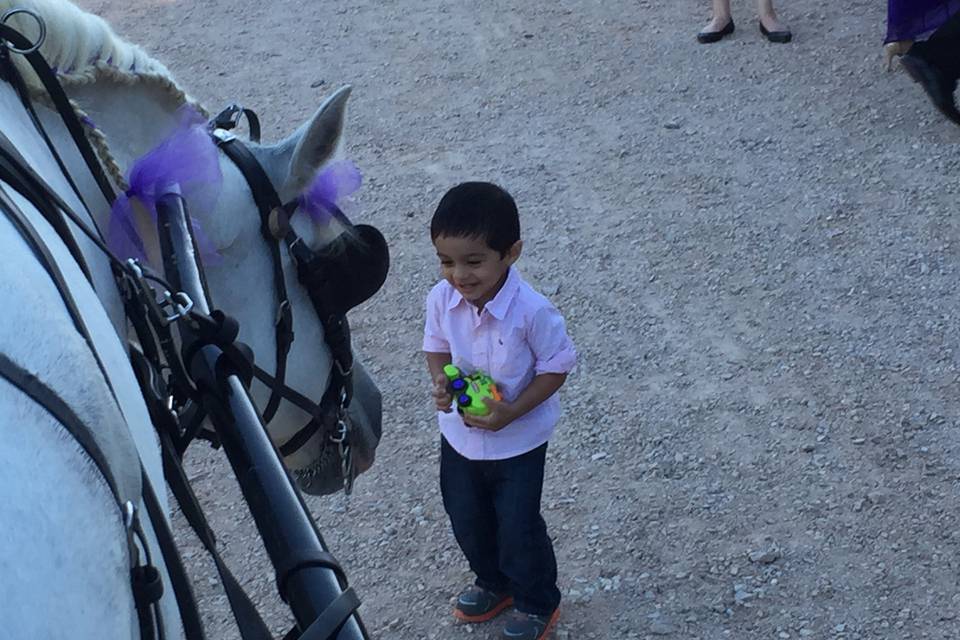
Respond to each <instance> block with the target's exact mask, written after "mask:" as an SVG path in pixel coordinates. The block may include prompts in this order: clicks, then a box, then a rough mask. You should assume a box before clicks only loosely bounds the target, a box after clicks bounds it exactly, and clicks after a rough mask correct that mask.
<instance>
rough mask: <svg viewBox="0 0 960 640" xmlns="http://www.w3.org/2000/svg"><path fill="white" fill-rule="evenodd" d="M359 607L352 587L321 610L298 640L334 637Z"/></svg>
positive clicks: (358, 600)
mask: <svg viewBox="0 0 960 640" xmlns="http://www.w3.org/2000/svg"><path fill="white" fill-rule="evenodd" d="M359 606H360V598H358V597H357V594H356V592H355V591H354V590H353V587H350V588H348V589H347V590H346V591H344V592H343V593H341V594H340V595H339V596H337V599H336V600H334V601H333V602H331V603H330V606H329V607H327V608H326V609H324V610H323V613H321V614H320V615H319V616H317V619H316V620H314V621H313V623H312V624H311V625H310V626H309V627H307V629H306V631H304V632H303V633H302V634H301V635H300V636H299V638H298V640H330V638H334V637H336V635H337V633H339V631H340V627H342V626H343V623H344V622H346V621H347V620H348V619H349V618H350V616H352V615H353V612H354V611H356V610H357V607H359Z"/></svg>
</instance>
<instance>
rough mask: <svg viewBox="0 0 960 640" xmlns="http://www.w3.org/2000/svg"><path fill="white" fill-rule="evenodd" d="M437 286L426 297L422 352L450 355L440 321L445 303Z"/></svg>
mask: <svg viewBox="0 0 960 640" xmlns="http://www.w3.org/2000/svg"><path fill="white" fill-rule="evenodd" d="M443 298H444V296H443V289H442V287H441V286H440V285H439V284H438V285H437V286H435V287H434V288H433V289H431V290H430V293H429V294H428V295H427V319H426V322H425V325H424V329H423V350H424V351H426V352H428V353H450V342H449V341H448V340H447V337H446V336H445V335H444V333H443V327H442V325H441V322H440V321H441V319H442V318H443V307H444V305H445V303H446V301H445V300H444V299H443Z"/></svg>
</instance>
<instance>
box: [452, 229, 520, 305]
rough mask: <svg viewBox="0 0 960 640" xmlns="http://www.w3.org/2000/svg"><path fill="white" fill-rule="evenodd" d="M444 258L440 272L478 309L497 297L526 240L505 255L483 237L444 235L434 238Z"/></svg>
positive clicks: (515, 245)
mask: <svg viewBox="0 0 960 640" xmlns="http://www.w3.org/2000/svg"><path fill="white" fill-rule="evenodd" d="M433 246H435V247H436V248H437V257H439V258H440V272H441V273H442V274H443V277H444V278H445V279H446V281H447V282H449V283H450V284H451V285H453V287H454V288H455V289H456V290H457V291H459V292H460V295H462V296H463V297H464V298H466V299H467V300H468V301H469V302H471V303H472V304H473V305H475V306H476V307H478V308H483V305H485V304H487V303H488V302H490V301H491V300H493V298H494V296H496V295H497V292H498V291H500V287H502V286H503V282H504V281H505V280H506V279H507V271H508V270H509V269H510V265H512V264H513V263H514V262H516V261H517V258H519V257H520V250H521V249H522V248H523V242H522V241H520V240H517V241H516V242H515V243H514V245H513V246H512V247H510V249H509V250H508V251H507V255H506V256H501V255H500V252H499V251H495V250H494V249H491V248H490V247H488V246H487V243H486V241H485V240H484V239H482V238H476V237H453V236H445V235H440V236H437V237H436V239H434V241H433Z"/></svg>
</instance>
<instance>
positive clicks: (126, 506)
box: [123, 500, 137, 529]
mask: <svg viewBox="0 0 960 640" xmlns="http://www.w3.org/2000/svg"><path fill="white" fill-rule="evenodd" d="M136 515H137V508H136V507H135V506H134V504H133V503H132V502H130V501H129V500H127V501H126V502H124V503H123V526H124V527H125V528H127V529H129V528H131V527H132V526H133V519H134V517H135V516H136Z"/></svg>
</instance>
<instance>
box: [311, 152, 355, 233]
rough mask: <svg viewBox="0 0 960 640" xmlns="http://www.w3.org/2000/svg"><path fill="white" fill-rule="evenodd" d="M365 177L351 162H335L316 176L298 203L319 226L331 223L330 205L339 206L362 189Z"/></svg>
mask: <svg viewBox="0 0 960 640" xmlns="http://www.w3.org/2000/svg"><path fill="white" fill-rule="evenodd" d="M361 182H363V176H362V175H361V174H360V170H359V169H358V168H357V166H356V165H355V164H353V163H352V162H350V161H349V160H334V161H333V162H331V163H330V164H328V165H326V166H325V167H323V168H322V169H321V170H320V171H318V172H317V175H316V176H314V178H313V182H311V183H310V186H309V187H307V188H306V189H304V191H303V193H302V194H300V197H299V198H298V201H299V203H300V208H301V209H303V210H304V211H305V212H306V213H307V214H308V215H309V216H310V218H311V219H312V220H313V221H314V222H315V223H317V224H326V223H328V222H330V218H331V217H332V216H333V212H332V211H331V210H330V207H329V205H330V204H337V203H338V202H339V201H340V200H341V199H343V198H346V197H347V196H349V195H350V194H352V193H353V192H354V191H356V190H357V189H359V188H360V183H361Z"/></svg>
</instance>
